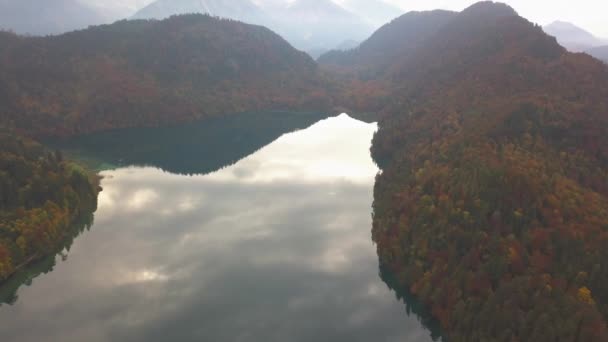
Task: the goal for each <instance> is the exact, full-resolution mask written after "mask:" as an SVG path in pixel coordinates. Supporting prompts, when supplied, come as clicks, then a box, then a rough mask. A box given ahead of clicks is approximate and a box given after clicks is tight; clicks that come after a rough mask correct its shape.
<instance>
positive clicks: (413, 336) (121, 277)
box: [0, 115, 431, 341]
mask: <svg viewBox="0 0 608 342" xmlns="http://www.w3.org/2000/svg"><path fill="white" fill-rule="evenodd" d="M375 129H376V127H375V125H374V124H365V123H362V122H359V121H356V120H353V119H351V118H349V117H348V116H346V115H342V116H339V117H337V118H332V119H328V120H324V121H321V122H319V123H317V124H315V125H314V126H312V127H310V128H309V129H307V130H304V131H300V132H296V133H292V134H288V135H285V136H282V137H281V138H279V139H278V140H277V141H275V142H274V143H272V144H270V145H268V146H266V147H265V148H263V149H262V150H260V151H258V152H257V153H255V154H253V155H251V156H249V157H247V158H245V159H243V160H241V161H240V162H238V163H237V164H235V165H233V166H231V167H228V168H226V169H223V170H221V171H218V172H215V173H212V174H209V175H206V176H179V175H175V174H171V173H167V172H165V171H162V170H160V169H157V168H150V167H148V168H139V167H128V168H121V169H117V170H113V171H106V172H104V173H103V174H104V176H105V179H104V181H103V187H104V189H105V190H104V192H103V193H102V194H101V195H100V198H99V209H98V211H97V213H96V222H95V225H94V227H93V228H94V229H92V230H91V231H90V232H89V233H87V234H85V235H83V236H82V237H81V238H79V239H78V241H77V242H76V243H75V244H74V246H73V248H72V250H71V251H70V257H69V258H68V259H67V260H66V261H65V262H62V263H60V264H58V265H57V266H56V267H55V270H54V272H51V273H49V274H47V275H45V276H44V277H40V278H39V279H37V280H36V281H35V282H34V283H33V284H32V286H30V287H26V288H22V289H21V290H20V299H19V301H17V302H16V303H15V304H14V305H13V306H4V307H1V308H0V320H1V321H2V325H1V326H0V339H1V340H3V341H4V340H8V341H13V340H14V341H17V340H18V341H41V340H44V341H311V340H312V341H353V340H355V341H430V340H431V336H430V332H429V331H428V330H427V329H426V328H425V327H424V326H423V325H422V324H421V323H420V322H419V321H418V319H417V318H416V317H415V316H408V315H407V314H406V313H405V307H404V306H403V304H402V303H400V302H398V301H396V300H395V298H394V295H393V294H392V293H391V291H390V290H389V289H388V288H387V286H386V284H384V283H383V282H382V280H381V279H380V278H379V277H378V266H377V265H378V264H377V263H378V261H377V256H376V253H375V248H374V246H373V245H372V242H371V233H370V227H371V217H370V204H371V201H372V187H373V181H374V176H375V174H376V172H377V169H376V167H375V166H374V164H373V162H372V161H371V158H370V157H369V152H368V151H369V145H370V141H371V137H372V134H373V132H374V130H375ZM32 327H35V328H32Z"/></svg>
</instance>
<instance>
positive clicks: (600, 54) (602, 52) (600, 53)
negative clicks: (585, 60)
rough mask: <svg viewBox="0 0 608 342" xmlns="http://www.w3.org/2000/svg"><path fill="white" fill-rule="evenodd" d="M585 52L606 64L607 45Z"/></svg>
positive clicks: (607, 56) (607, 61)
mask: <svg viewBox="0 0 608 342" xmlns="http://www.w3.org/2000/svg"><path fill="white" fill-rule="evenodd" d="M585 52H586V53H588V54H590V55H591V56H593V57H595V58H597V59H600V60H602V61H604V62H606V63H608V45H606V46H598V47H595V48H592V49H589V50H587V51H585Z"/></svg>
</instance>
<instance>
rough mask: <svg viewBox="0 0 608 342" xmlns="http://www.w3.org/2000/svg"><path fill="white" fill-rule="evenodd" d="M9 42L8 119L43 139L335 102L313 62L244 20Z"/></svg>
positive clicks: (170, 22)
mask: <svg viewBox="0 0 608 342" xmlns="http://www.w3.org/2000/svg"><path fill="white" fill-rule="evenodd" d="M0 41H1V42H2V44H3V47H5V48H4V49H2V50H1V51H0V89H2V92H0V101H1V102H2V107H1V108H0V118H2V121H3V122H9V123H11V124H12V125H13V126H14V127H16V128H18V129H20V130H22V131H25V132H28V133H31V134H35V135H58V134H59V135H70V134H75V133H82V132H90V131H96V130H102V129H108V128H118V127H131V126H141V125H147V126H150V125H158V124H162V123H172V122H179V121H188V120H193V119H197V118H204V117H209V116H215V115H221V114H228V113H235V112H243V111H255V110H272V109H291V108H294V107H295V108H298V109H300V110H306V109H310V110H320V109H323V108H324V107H325V106H327V105H328V103H327V101H326V98H325V97H324V95H323V93H322V90H321V89H323V85H322V84H321V79H320V76H319V73H318V72H317V68H316V65H315V63H314V61H313V60H312V59H311V58H310V57H308V56H307V55H305V54H304V53H302V52H299V51H297V50H295V49H294V48H292V47H291V46H290V45H289V44H288V43H287V42H286V41H284V40H283V39H282V38H280V37H279V36H277V35H276V34H274V33H272V32H271V31H270V30H268V29H266V28H264V27H261V26H253V25H247V24H243V23H240V22H236V21H230V20H221V19H217V18H212V17H209V16H203V15H185V16H179V17H172V18H170V19H167V20H164V21H123V22H117V23H115V24H112V25H106V26H100V27H93V28H91V29H88V30H83V31H78V32H73V33H70V34H65V35H61V36H57V37H50V38H25V37H18V36H14V35H10V34H3V35H0Z"/></svg>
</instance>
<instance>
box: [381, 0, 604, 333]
mask: <svg viewBox="0 0 608 342" xmlns="http://www.w3.org/2000/svg"><path fill="white" fill-rule="evenodd" d="M390 70H391V73H389V74H390V75H391V77H389V80H388V82H390V84H391V85H392V87H391V88H392V92H391V93H390V94H389V95H388V96H387V98H388V99H390V100H389V105H388V107H387V108H386V109H385V110H384V112H383V115H382V118H381V120H380V122H379V130H378V132H377V134H376V136H375V137H374V141H373V146H372V155H373V157H374V159H375V160H376V161H377V163H378V164H379V165H380V166H381V168H382V169H383V172H382V173H381V174H380V175H379V177H378V178H377V182H376V187H375V191H374V227H373V239H374V241H375V242H376V244H377V248H378V255H379V258H380V261H381V264H382V265H383V266H384V267H387V268H388V269H390V270H392V272H394V273H395V274H396V276H397V278H398V279H399V280H400V282H401V284H402V286H403V287H404V288H405V289H407V290H409V291H410V292H412V293H413V294H414V295H416V296H417V297H419V298H420V299H421V300H422V301H424V302H425V303H426V304H427V305H428V306H429V307H430V309H431V310H432V313H433V315H434V316H435V317H436V318H438V319H439V320H440V322H441V324H442V326H443V328H444V329H445V331H446V332H447V334H448V338H449V339H450V341H491V340H505V341H513V340H516V341H557V340H560V341H561V340H581V341H583V340H584V341H605V340H607V339H608V331H607V329H606V322H607V318H608V296H607V293H606V291H604V289H605V288H606V287H607V286H608V268H605V267H603V266H602V264H603V260H605V259H606V258H607V257H608V254H607V252H606V248H604V246H606V244H608V211H607V210H606V208H608V186H607V185H606V182H605V180H606V179H608V178H607V177H608V150H607V149H606V146H608V100H607V99H608V67H606V65H603V64H602V63H600V62H599V61H597V60H595V59H593V58H590V57H589V56H586V55H584V54H570V53H568V52H566V51H565V50H564V49H563V48H562V47H561V46H559V45H558V44H557V42H556V41H555V39H554V38H553V37H550V36H547V35H546V34H545V33H544V32H543V31H542V30H541V28H539V27H537V26H535V25H534V24H532V23H530V22H528V21H527V20H525V19H523V18H521V17H519V16H518V15H517V14H516V13H515V12H514V11H513V10H512V9H510V8H508V7H506V6H505V5H500V4H495V3H491V2H484V3H479V4H476V5H474V6H472V7H470V8H468V9H466V10H465V11H463V12H462V13H460V14H458V15H457V16H456V17H455V18H454V19H453V20H452V21H450V22H449V23H447V24H446V25H445V26H444V27H442V28H441V29H440V30H439V31H438V32H437V33H436V34H435V35H434V36H432V37H430V38H429V39H428V41H427V42H425V43H424V44H422V45H421V46H420V47H419V48H417V49H416V52H415V53H414V54H413V55H412V56H410V57H409V58H406V59H402V60H397V61H396V62H395V63H394V64H393V65H391V67H390ZM572 84H576V87H573V86H572Z"/></svg>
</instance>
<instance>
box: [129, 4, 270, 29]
mask: <svg viewBox="0 0 608 342" xmlns="http://www.w3.org/2000/svg"><path fill="white" fill-rule="evenodd" d="M193 13H201V14H209V15H211V16H215V17H222V18H230V19H234V20H239V21H243V22H246V23H249V24H261V25H263V24H267V20H268V19H267V18H266V15H265V13H263V11H262V10H261V9H260V8H259V7H258V6H257V5H256V4H254V3H253V2H251V1H250V0H230V1H226V0H157V1H155V2H153V3H151V4H149V5H148V6H146V7H144V8H142V9H141V10H139V11H137V13H135V15H133V17H132V18H133V19H166V18H168V17H170V16H172V15H177V14H193Z"/></svg>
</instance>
